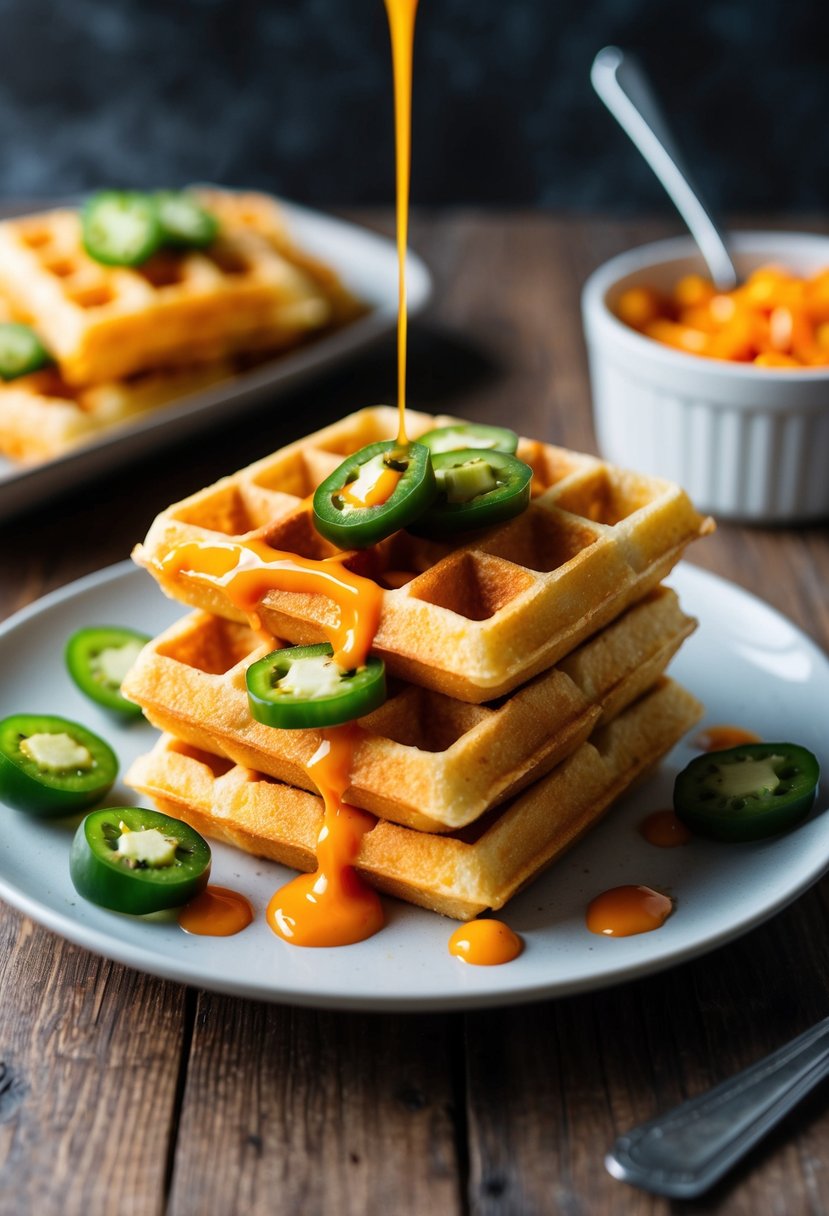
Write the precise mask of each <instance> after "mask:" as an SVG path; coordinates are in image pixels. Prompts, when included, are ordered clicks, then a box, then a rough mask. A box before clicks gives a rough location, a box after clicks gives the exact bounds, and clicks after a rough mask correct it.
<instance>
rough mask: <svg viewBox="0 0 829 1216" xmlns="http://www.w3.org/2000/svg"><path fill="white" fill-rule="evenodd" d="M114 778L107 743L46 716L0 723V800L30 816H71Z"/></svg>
mask: <svg viewBox="0 0 829 1216" xmlns="http://www.w3.org/2000/svg"><path fill="white" fill-rule="evenodd" d="M117 774H118V760H117V758H116V756H115V753H114V752H113V750H112V748H111V747H110V746H109V744H108V743H104V741H103V739H99V738H98V736H97V735H94V734H93V733H92V731H91V730H87V729H86V727H85V726H81V725H79V723H77V722H70V721H69V720H68V719H67V718H56V717H54V716H52V715H51V714H13V715H12V716H11V717H10V718H4V719H3V721H2V722H0V798H2V800H3V801H4V802H6V803H8V805H9V806H13V807H15V808H16V809H17V810H19V811H27V812H28V813H29V814H30V815H41V816H44V817H48V816H58V815H71V814H72V813H73V812H74V811H81V810H83V809H84V808H85V807H88V806H92V804H93V803H94V802H99V801H100V799H101V798H103V796H104V794H106V793H107V792H108V791H109V790H110V789H111V787H112V784H113V782H114V781H115V778H116V776H117Z"/></svg>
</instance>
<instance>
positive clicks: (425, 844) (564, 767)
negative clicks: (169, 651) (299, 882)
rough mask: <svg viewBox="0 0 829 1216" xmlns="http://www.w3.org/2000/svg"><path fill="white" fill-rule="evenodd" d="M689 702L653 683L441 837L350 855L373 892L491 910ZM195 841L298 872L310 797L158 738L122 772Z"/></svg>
mask: <svg viewBox="0 0 829 1216" xmlns="http://www.w3.org/2000/svg"><path fill="white" fill-rule="evenodd" d="M700 714H701V706H700V705H699V704H698V702H697V701H696V700H695V699H694V698H693V697H692V696H691V695H690V694H689V693H687V692H685V691H684V690H683V689H682V688H680V686H679V685H677V684H675V683H673V682H672V681H670V680H664V679H663V680H660V681H658V682H657V684H656V685H655V686H654V687H653V688H652V689H651V690H650V691H649V692H647V693H646V694H645V695H644V696H643V697H641V698H639V699H638V700H637V701H635V702H634V704H633V705H631V706H629V707H628V708H626V709H624V710H622V712H621V713H620V714H619V715H618V717H616V718H614V719H613V721H611V722H610V723H608V724H606V725H602V726H600V727H599V728H598V729H597V730H596V731H595V732H594V733H593V734H592V735H591V737H590V740H589V741H588V742H586V743H583V744H581V746H580V747H578V748H577V749H576V751H575V752H573V753H572V755H571V756H569V757H568V758H567V759H565V760H563V761H562V762H561V763H560V764H558V765H557V766H556V767H555V768H554V769H553V770H552V772H550V773H548V774H547V775H546V776H545V777H542V778H541V779H540V780H539V781H537V782H535V783H534V784H533V785H532V786H530V788H529V789H527V790H526V791H524V792H523V793H522V794H520V795H519V796H518V797H517V798H515V799H514V800H513V801H511V802H509V803H507V804H506V805H504V806H502V807H500V808H498V809H496V810H493V811H490V812H489V813H488V814H487V815H484V816H483V817H482V818H480V819H478V820H477V821H476V822H475V823H473V824H472V825H470V826H469V827H467V828H465V829H463V830H461V831H460V832H455V833H452V834H449V835H436V834H434V833H430V832H419V831H414V830H412V829H411V828H406V827H401V826H400V825H399V824H395V823H389V822H387V821H385V820H382V819H381V820H378V822H377V825H376V826H375V827H374V828H373V829H372V830H371V831H370V832H369V833H368V834H367V835H366V836H365V837H363V841H362V845H361V849H360V853H359V855H358V858H357V862H356V865H357V869H358V870H359V872H360V873H361V874H362V876H363V877H364V878H365V879H367V880H368V881H369V882H370V883H372V884H373V885H374V886H376V887H377V888H379V889H380V890H381V891H385V892H387V893H388V894H390V895H396V896H399V897H400V898H402V899H406V900H408V901H409V902H411V903H415V904H420V905H421V906H422V907H425V908H429V909H430V910H432V911H434V912H440V913H443V914H444V915H446V916H451V917H455V918H457V919H460V920H467V919H469V918H470V917H473V916H476V915H477V914H478V913H479V912H482V911H484V910H485V909H487V908H492V909H497V908H500V907H502V906H503V905H504V904H505V903H506V902H507V900H508V899H510V898H511V897H512V896H513V895H514V894H515V893H516V892H517V891H518V890H519V889H520V888H521V887H523V886H525V885H526V884H527V883H528V882H530V881H531V880H532V879H533V878H534V877H535V876H536V875H537V874H538V873H540V871H541V870H543V869H545V868H546V867H547V866H548V865H549V864H550V862H551V861H553V860H554V859H555V858H556V857H558V856H559V855H560V854H561V853H562V852H563V851H564V850H565V849H567V848H569V847H570V845H572V844H573V843H574V842H575V841H576V840H578V838H579V837H580V836H582V835H583V834H584V833H585V832H586V831H587V830H588V829H589V828H591V827H592V826H593V825H594V824H595V823H596V822H597V821H598V820H599V819H600V818H601V816H602V814H603V813H604V812H605V811H606V810H607V808H608V807H609V806H610V804H611V803H612V802H613V801H614V800H615V799H616V798H617V797H619V795H620V794H622V793H623V792H624V791H625V790H626V789H627V788H629V786H630V785H631V784H632V782H633V781H635V780H636V778H637V777H638V776H640V775H641V774H642V773H644V772H646V771H647V769H648V768H650V767H651V766H652V765H653V764H655V763H656V762H657V761H658V760H659V759H660V758H661V757H662V756H663V755H664V754H665V753H666V752H668V751H669V750H670V748H671V747H673V745H674V744H675V743H676V742H677V741H678V740H679V739H680V738H681V737H682V735H683V734H684V733H685V732H686V731H687V730H689V729H690V728H691V726H693V725H694V723H695V722H696V721H697V720H698V718H699V716H700ZM126 780H127V782H128V783H129V784H130V785H132V786H134V787H135V788H136V789H138V790H139V791H140V792H141V793H142V794H146V795H147V796H149V797H151V798H152V799H153V800H154V801H155V802H156V803H157V805H158V806H159V808H160V809H161V810H163V811H165V812H167V813H168V814H171V815H174V816H176V817H177V818H179V819H184V820H185V821H186V822H188V823H189V824H191V826H193V827H194V828H196V830H197V831H200V832H202V833H203V834H205V835H206V836H210V837H212V838H214V839H217V840H221V841H224V842H225V843H227V844H230V845H233V846H235V847H237V848H240V849H243V850H244V851H245V852H248V853H253V854H255V855H256V856H260V857H267V858H270V859H272V860H274V861H278V862H281V863H283V864H284V865H287V866H291V867H292V868H294V869H299V870H312V869H313V868H314V866H315V844H316V839H317V835H318V833H319V829H320V826H321V823H322V807H321V801H320V799H319V798H318V797H316V796H315V795H313V794H309V793H308V792H306V791H305V790H298V789H296V788H294V787H292V786H288V785H283V784H281V783H280V782H277V781H274V780H273V778H270V777H264V776H262V775H261V774H258V773H256V772H255V771H253V770H251V769H248V768H245V767H242V766H239V765H234V764H233V763H232V762H231V761H230V760H225V759H222V758H220V757H217V756H215V755H213V754H212V753H210V752H207V751H201V750H199V749H197V748H193V747H191V746H190V745H188V744H186V743H182V742H180V741H178V740H176V739H174V738H172V737H170V736H162V738H161V740H160V741H159V742H158V744H157V745H156V747H155V748H154V749H153V751H152V752H150V753H149V754H148V755H146V756H142V757H140V758H139V759H138V760H136V761H135V762H134V764H133V765H132V767H131V769H130V771H129V773H128V774H127V778H126Z"/></svg>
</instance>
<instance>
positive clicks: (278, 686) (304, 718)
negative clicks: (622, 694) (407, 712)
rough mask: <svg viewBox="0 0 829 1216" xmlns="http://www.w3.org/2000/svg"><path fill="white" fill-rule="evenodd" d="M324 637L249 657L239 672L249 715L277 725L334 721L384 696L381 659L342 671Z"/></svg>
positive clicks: (361, 710) (351, 715)
mask: <svg viewBox="0 0 829 1216" xmlns="http://www.w3.org/2000/svg"><path fill="white" fill-rule="evenodd" d="M333 653H334V652H333V649H332V647H331V646H330V645H329V644H328V643H327V642H322V643H320V644H319V645H317V646H286V647H285V648H284V649H282V650H275V651H274V652H273V653H272V654H269V655H266V656H265V658H264V659H258V660H257V662H255V663H252V664H251V665H250V667H249V668H248V669H247V672H246V673H245V679H246V682H247V689H248V704H249V706H250V712H251V715H252V716H253V717H254V718H255V719H256V721H257V722H263V723H264V724H265V725H266V726H277V727H280V728H281V729H282V730H305V729H309V728H311V727H322V726H338V725H339V724H340V723H342V722H351V721H353V720H354V719H355V718H362V717H363V716H364V715H365V714H368V713H371V711H372V710H373V709H377V707H378V705H382V704H383V702H384V701H385V699H386V673H385V665H384V663H383V661H382V659H377V658H375V657H374V656H373V655H369V657H368V659H367V660H366V665H365V667H358V668H357V669H356V670H355V671H343V670H342V668H341V667H338V666H337V664H336V663H334V662H333V661H332V657H331V656H332V655H333Z"/></svg>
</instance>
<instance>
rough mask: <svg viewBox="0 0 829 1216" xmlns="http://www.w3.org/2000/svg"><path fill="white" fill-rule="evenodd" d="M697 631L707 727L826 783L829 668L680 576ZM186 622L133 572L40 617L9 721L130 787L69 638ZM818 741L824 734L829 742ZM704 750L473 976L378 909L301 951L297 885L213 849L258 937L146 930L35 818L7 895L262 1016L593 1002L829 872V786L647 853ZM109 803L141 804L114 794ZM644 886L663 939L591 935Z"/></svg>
mask: <svg viewBox="0 0 829 1216" xmlns="http://www.w3.org/2000/svg"><path fill="white" fill-rule="evenodd" d="M671 581H672V582H673V584H674V585H675V586H676V588H677V589H678V591H679V594H680V597H681V599H682V602H683V606H684V607H685V609H686V610H687V611H688V612H690V613H692V614H693V615H695V616H697V617H699V618H700V621H701V624H700V628H699V630H698V631H697V633H696V634H695V635H694V636H693V637H692V638H691V639H690V640H689V641H688V642H687V643H686V645H685V646H684V647H683V649H682V651H681V653H680V655H679V656H678V658H677V659H676V661H675V663H674V665H673V668H672V672H673V674H674V675H675V676H676V677H677V678H678V679H679V680H681V681H682V682H683V683H685V684H686V685H687V686H688V687H689V688H690V689H692V691H693V692H694V693H696V694H697V696H699V697H700V699H701V700H702V701H703V702H705V704H706V705H707V716H706V721H707V722H708V723H736V724H739V725H742V726H746V727H751V728H752V729H754V730H756V731H758V732H759V734H760V735H761V736H762V737H763V738H766V739H769V740H772V739H777V740H781V739H791V740H793V741H796V742H798V743H801V744H804V745H805V746H806V747H809V748H811V749H812V750H813V751H814V752H816V753H817V754H818V756H819V758H820V759H821V761H822V765H823V770H824V772H829V749H828V748H827V741H826V735H825V709H826V705H827V704H829V660H827V658H826V656H825V655H824V654H822V652H821V651H820V650H818V648H817V647H816V646H815V645H814V644H813V643H812V642H810V641H809V639H808V638H806V637H805V636H804V635H803V634H802V633H800V632H799V631H798V630H797V629H795V628H794V626H793V625H792V624H791V623H790V622H788V621H787V620H786V619H785V618H783V617H781V616H780V615H779V614H777V613H776V612H774V611H772V609H770V608H769V607H768V606H767V605H765V604H763V603H762V602H761V601H759V600H757V599H755V598H754V597H752V596H750V595H748V594H747V593H746V592H744V591H742V590H740V589H739V588H737V587H735V586H734V585H732V584H730V583H727V582H724V581H723V580H721V579H717V578H715V577H714V576H712V575H710V574H707V573H705V572H704V571H701V570H698V569H696V568H694V567H692V566H687V565H684V566H680V567H679V569H678V570H677V571H676V572H675V574H674V576H673V578H672V580H671ZM180 614H181V607H180V606H179V605H176V604H174V603H171V602H170V601H169V600H166V599H165V598H164V597H163V596H162V595H161V593H160V592H159V591H158V589H157V588H156V586H155V584H154V583H153V582H152V580H151V579H150V578H149V577H148V576H147V575H146V574H144V573H143V572H141V571H139V570H137V569H135V568H133V567H132V566H130V565H129V564H128V563H123V564H121V565H118V566H114V567H112V568H111V569H109V570H104V571H101V572H100V573H99V574H95V575H93V576H91V577H89V578H86V579H83V580H81V581H80V582H77V583H73V584H72V585H71V586H69V587H65V588H63V589H62V590H60V591H58V592H56V593H54V594H52V595H50V596H47V597H46V598H45V599H42V600H40V601H38V603H36V604H33V605H31V606H30V607H29V608H27V609H25V610H24V611H23V612H21V613H19V614H18V615H17V616H15V617H13V618H12V619H11V620H9V621H7V622H6V624H5V625H4V626H3V627H2V628H0V671H2V673H3V680H2V704H1V705H0V716H3V717H5V716H6V715H7V714H10V713H13V712H17V711H22V712H48V713H56V714H62V715H64V716H66V717H68V718H74V719H77V720H79V721H81V722H83V723H85V724H86V725H87V726H89V727H91V728H92V729H93V730H96V731H98V732H99V733H100V734H102V735H104V737H105V738H107V739H108V740H109V741H110V742H111V743H112V745H113V746H114V747H115V750H116V751H117V753H118V755H119V757H120V759H121V763H122V771H123V770H125V769H126V767H127V765H128V764H129V763H130V762H131V760H132V758H133V757H134V756H135V755H137V754H139V752H141V751H144V750H146V749H147V748H148V747H149V746H151V744H152V742H153V740H154V739H155V737H156V736H155V732H154V730H153V729H152V728H151V727H150V726H149V725H147V724H146V723H144V722H139V723H136V724H132V725H121V724H119V723H113V722H112V721H111V719H110V718H109V717H108V716H107V715H106V714H105V713H104V711H103V710H99V709H98V708H97V707H96V706H95V705H92V704H91V703H89V702H88V701H87V700H86V699H85V698H84V697H83V696H82V694H81V693H79V692H78V691H77V690H76V689H75V687H74V685H73V684H72V683H71V681H70V679H69V677H68V675H67V674H66V672H65V669H64V664H63V657H62V656H63V647H64V644H65V641H66V638H67V637H68V636H69V634H70V633H72V631H73V630H75V629H77V628H78V627H80V626H81V625H91V624H124V625H132V626H134V627H135V628H138V629H142V630H144V631H146V632H157V631H158V630H160V629H162V628H163V627H164V626H166V625H167V624H168V623H170V622H171V621H173V620H174V619H175V618H176V617H177V616H179V615H180ZM821 732H822V733H821ZM693 754H695V753H694V752H693V750H692V749H691V748H690V747H689V746H687V745H685V744H683V745H681V746H679V747H678V748H676V749H675V751H674V752H673V753H672V754H671V755H670V756H669V757H668V759H667V760H666V761H665V762H664V763H663V764H662V765H661V767H660V768H659V770H658V771H657V772H655V773H654V774H653V775H652V776H651V777H650V778H649V779H648V780H647V781H646V782H645V783H644V784H642V785H640V786H639V787H638V788H637V790H636V791H635V792H634V793H632V794H631V795H629V796H628V797H627V798H625V799H623V800H622V801H621V802H619V804H618V805H617V806H616V807H615V809H614V810H613V811H612V812H611V813H610V815H609V816H608V818H607V819H606V820H605V821H604V823H603V824H602V825H601V826H600V827H599V828H597V829H596V830H595V831H594V832H593V833H592V834H591V835H589V836H588V837H587V838H586V839H585V840H584V841H583V842H582V843H581V844H580V845H578V846H577V847H576V848H575V849H574V850H572V851H571V852H570V853H569V854H567V855H566V856H565V857H564V858H563V859H562V860H561V861H560V862H559V863H558V864H557V865H556V866H554V867H553V868H552V869H551V870H549V871H548V872H547V873H546V874H545V875H543V876H542V877H541V878H540V879H539V880H538V881H537V882H536V883H535V884H533V885H532V886H531V887H530V888H529V889H528V890H527V891H525V892H523V893H522V894H521V895H519V896H518V897H517V898H516V899H514V900H513V901H512V903H511V904H510V905H509V906H508V908H507V909H506V911H505V914H504V916H505V919H506V920H508V922H509V923H510V924H511V925H512V926H513V928H515V929H516V930H517V931H518V932H519V933H520V934H521V935H522V936H523V937H524V940H525V942H526V948H525V951H524V953H523V954H522V956H521V957H520V958H519V959H517V960H516V961H515V962H513V963H510V964H509V965H507V966H504V967H470V966H467V965H466V964H464V963H461V962H458V961H457V960H456V959H454V958H452V957H451V956H450V955H449V954H448V952H447V948H446V944H447V941H448V938H449V935H450V933H451V931H452V929H453V928H454V924H453V923H452V922H450V921H447V920H445V919H443V918H442V917H439V916H433V915H431V914H430V913H427V912H424V911H421V910H420V909H417V908H412V907H409V906H408V905H405V904H402V903H398V902H397V901H395V900H387V901H386V906H387V911H388V925H387V927H386V929H385V930H384V931H383V932H382V933H380V934H378V935H377V936H376V937H374V938H372V939H371V940H370V941H367V942H363V943H361V944H360V945H357V946H350V947H347V948H344V949H340V950H310V949H300V948H297V947H294V946H289V945H287V944H286V943H284V942H282V941H280V940H279V939H278V938H276V937H275V936H274V935H273V934H272V933H271V931H270V930H269V929H268V927H267V925H266V924H265V922H264V919H263V913H264V908H265V905H266V903H267V901H268V899H269V897H270V895H271V894H272V893H273V891H274V890H275V889H276V887H277V886H278V885H279V884H280V883H281V882H283V881H284V880H285V878H286V876H287V874H288V872H287V871H285V870H284V869H282V868H281V867H279V866H276V865H273V864H271V863H269V862H263V861H259V860H257V859H256V858H252V857H248V856H246V855H244V854H241V853H237V852H235V851H234V850H232V849H229V848H225V847H222V846H216V847H215V849H214V864H213V879H214V881H215V882H217V883H219V884H221V885H224V886H229V887H233V888H235V889H237V890H240V891H242V892H244V893H245V894H246V895H247V896H248V897H249V898H250V899H251V900H252V902H253V904H254V907H255V908H256V911H257V913H258V917H257V920H256V922H255V923H254V924H253V925H252V926H251V927H250V928H249V929H247V930H245V932H244V933H242V934H240V935H239V936H237V937H232V938H198V937H189V936H187V935H185V934H184V933H182V932H181V930H180V929H179V928H178V927H177V925H175V924H174V923H169V922H164V921H160V920H140V919H132V918H130V917H126V916H121V915H118V914H117V913H112V912H107V911H105V910H103V909H101V908H96V907H94V906H93V905H92V904H88V903H86V902H85V901H84V900H83V899H81V898H80V897H79V896H78V895H77V894H76V893H75V891H74V888H73V887H72V884H71V882H70V880H69V873H68V867H67V855H68V849H69V843H70V840H71V837H72V833H73V829H74V821H72V822H57V823H55V822H52V823H49V822H39V821H37V820H34V819H29V818H27V817H26V816H24V815H22V814H19V813H17V812H15V811H12V810H9V809H8V808H2V807H0V813H1V814H2V816H3V830H2V832H0V897H2V898H3V899H5V900H7V901H8V903H10V904H12V905H13V906H15V907H16V908H18V909H20V911H21V912H24V913H26V914H27V915H29V916H31V917H32V918H33V919H34V920H36V921H39V922H40V923H41V924H43V925H46V926H47V927H48V928H50V929H53V930H54V931H55V932H56V933H59V934H62V935H63V936H64V937H66V938H68V939H69V940H70V941H73V942H76V943H77V944H78V945H81V946H85V947H87V948H88V949H90V950H93V951H96V952H97V953H99V954H103V955H105V956H107V957H108V958H112V959H117V960H118V961H119V962H122V963H127V964H129V965H130V966H133V967H137V968H139V969H141V970H144V971H148V972H151V973H153V974H155V975H159V976H163V977H165V978H167V979H173V980H179V981H181V982H183V983H188V984H193V985H196V986H200V987H204V988H210V989H215V990H217V991H222V992H229V993H234V994H236V995H239V996H247V997H256V998H259V999H264V1000H273V1001H285V1002H292V1003H297V1004H304V1005H319V1006H331V1007H336V1008H341V1009H348V1008H351V1009H400V1010H425V1009H453V1008H471V1007H473V1006H481V1005H496V1004H506V1003H511V1002H519V1001H524V1000H530V999H535V998H539V997H545V996H556V995H563V994H566V993H572V992H578V991H584V990H586V989H589V988H598V987H601V986H604V985H608V984H612V983H615V982H618V981H620V980H626V979H632V978H634V977H636V976H641V975H644V974H646V973H648V972H652V971H656V970H658V969H659V968H662V967H665V966H667V965H669V964H671V963H677V962H680V961H681V960H683V959H688V958H690V957H692V956H694V955H697V954H701V953H702V952H703V951H706V950H710V949H712V948H713V947H715V946H718V945H720V944H722V943H723V942H726V941H728V940H729V939H730V938H733V937H736V936H737V935H738V934H740V933H744V932H745V931H746V930H747V929H750V928H752V927H753V926H754V925H756V924H758V923H759V922H761V921H762V920H764V919H765V918H767V917H769V916H770V915H771V914H772V913H774V912H775V911H777V910H778V909H779V908H781V907H783V906H784V905H785V904H787V903H788V902H790V901H791V900H792V899H793V898H794V897H795V896H796V895H798V894H799V893H800V892H801V891H803V890H805V888H806V887H808V886H809V885H810V884H811V883H813V882H814V881H815V880H816V879H817V878H818V877H819V876H820V875H821V874H822V873H823V871H824V869H825V868H826V867H827V864H829V815H827V814H825V813H822V812H825V810H826V808H827V801H828V800H827V791H826V786H825V784H824V786H823V787H822V789H821V792H820V794H819V797H818V803H817V806H816V810H815V812H814V814H813V816H812V817H811V819H810V820H809V821H808V822H807V823H806V824H805V825H804V826H803V827H801V828H800V829H798V830H797V831H796V832H793V833H791V834H789V835H787V836H784V837H782V838H780V839H777V840H772V841H763V842H758V843H755V844H748V845H718V844H713V843H706V842H703V841H694V842H693V843H692V844H690V845H688V846H686V847H684V848H678V849H656V848H653V847H651V846H650V845H648V844H646V843H645V841H644V840H643V839H642V838H641V837H640V835H639V833H638V832H637V830H636V828H637V824H638V823H639V822H640V820H641V819H642V817H643V816H644V815H645V814H646V813H647V812H649V811H651V810H654V809H656V808H659V807H663V806H666V805H668V804H669V802H670V792H671V787H672V784H673V779H674V775H675V774H676V772H677V771H678V770H679V769H680V768H682V767H684V765H685V764H686V763H687V762H688V760H689V759H690V758H691V757H692V755H693ZM108 801H109V803H110V804H111V805H119V804H121V803H122V802H127V803H132V802H134V801H135V798H134V796H133V795H132V794H131V792H130V791H128V790H127V789H126V788H125V787H118V786H116V788H115V790H114V791H113V793H112V795H111V796H110V798H109V799H108ZM622 883H646V884H648V885H650V886H655V887H658V888H662V889H665V890H668V891H669V892H670V893H671V894H672V895H673V896H674V897H675V899H676V911H675V912H674V914H673V916H672V917H671V918H670V919H669V920H668V922H667V923H666V924H665V925H664V926H663V928H661V929H660V930H658V931H657V932H655V933H648V934H643V935H642V936H639V937H629V938H616V939H608V938H602V937H596V936H595V935H594V934H591V933H590V932H589V931H588V930H587V929H586V928H585V925H584V910H585V906H586V904H587V903H588V902H589V900H590V899H591V898H592V897H593V896H594V895H596V894H598V893H599V892H600V891H603V890H605V889H606V888H607V887H613V886H618V885H620V884H622Z"/></svg>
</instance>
